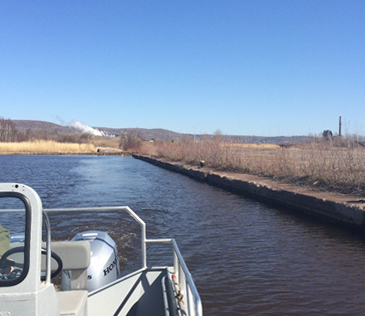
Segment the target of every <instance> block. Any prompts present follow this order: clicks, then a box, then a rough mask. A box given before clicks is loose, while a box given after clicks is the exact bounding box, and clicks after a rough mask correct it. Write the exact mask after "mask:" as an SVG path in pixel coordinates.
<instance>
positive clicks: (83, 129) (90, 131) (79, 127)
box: [67, 121, 105, 136]
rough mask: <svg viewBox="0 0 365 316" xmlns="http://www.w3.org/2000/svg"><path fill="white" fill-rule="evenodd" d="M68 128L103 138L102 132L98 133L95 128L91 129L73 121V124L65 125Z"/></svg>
mask: <svg viewBox="0 0 365 316" xmlns="http://www.w3.org/2000/svg"><path fill="white" fill-rule="evenodd" d="M67 125H68V126H70V127H73V128H76V129H77V130H79V131H81V132H83V133H88V134H91V135H94V136H105V133H104V132H101V131H99V130H98V129H96V128H93V127H91V126H88V125H85V124H83V123H82V122H80V121H74V122H70V123H68V124H67Z"/></svg>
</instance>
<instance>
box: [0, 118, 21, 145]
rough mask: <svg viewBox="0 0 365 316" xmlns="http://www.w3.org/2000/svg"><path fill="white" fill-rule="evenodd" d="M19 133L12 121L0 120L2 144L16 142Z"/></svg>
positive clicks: (0, 139) (0, 140)
mask: <svg viewBox="0 0 365 316" xmlns="http://www.w3.org/2000/svg"><path fill="white" fill-rule="evenodd" d="M17 140H18V132H17V130H16V128H15V124H14V123H13V122H12V121H11V120H5V119H4V118H0V142H16V141H17Z"/></svg>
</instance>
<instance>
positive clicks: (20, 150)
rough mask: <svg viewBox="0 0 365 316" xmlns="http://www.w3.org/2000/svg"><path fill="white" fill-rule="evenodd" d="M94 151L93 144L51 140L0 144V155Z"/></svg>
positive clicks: (83, 152)
mask: <svg viewBox="0 0 365 316" xmlns="http://www.w3.org/2000/svg"><path fill="white" fill-rule="evenodd" d="M95 151H96V149H95V146H94V145H93V144H78V143H58V142H55V141H51V140H39V141H34V142H20V143H0V154H86V153H95Z"/></svg>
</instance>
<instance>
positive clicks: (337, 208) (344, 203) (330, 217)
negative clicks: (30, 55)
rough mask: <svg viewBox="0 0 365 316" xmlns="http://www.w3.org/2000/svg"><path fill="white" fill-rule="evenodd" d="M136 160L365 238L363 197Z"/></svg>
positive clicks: (238, 175) (165, 162)
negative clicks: (301, 214) (338, 227)
mask: <svg viewBox="0 0 365 316" xmlns="http://www.w3.org/2000/svg"><path fill="white" fill-rule="evenodd" d="M133 157H134V158H136V159H140V160H143V161H146V162H148V163H151V164H154V165H156V166H159V167H162V168H165V169H168V170H171V171H174V172H178V173H180V174H183V175H186V176H188V177H190V178H193V179H195V180H198V181H202V182H206V183H208V184H210V185H214V186H217V187H220V188H223V189H225V190H228V191H231V192H234V193H238V194H242V195H245V196H247V197H250V198H253V199H255V200H258V201H261V202H265V203H269V204H271V205H274V206H280V207H284V208H286V209H288V210H290V211H292V212H300V213H303V214H306V215H309V216H311V217H315V218H317V219H320V220H322V221H324V222H326V223H331V224H335V225H337V226H340V227H342V228H344V229H347V230H350V231H352V232H356V233H360V234H361V235H362V236H365V200H363V199H360V198H359V197H356V196H351V195H347V194H339V193H334V192H323V191H319V190H318V191H316V190H314V189H311V188H307V187H299V186H294V185H290V184H285V183H280V182H276V181H273V180H271V179H268V178H265V177H258V176H253V175H249V174H242V173H231V172H219V171H214V170H212V169H209V168H206V167H201V168H200V167H192V166H188V165H180V164H178V163H172V162H168V161H165V160H162V159H155V158H151V157H147V156H141V155H133Z"/></svg>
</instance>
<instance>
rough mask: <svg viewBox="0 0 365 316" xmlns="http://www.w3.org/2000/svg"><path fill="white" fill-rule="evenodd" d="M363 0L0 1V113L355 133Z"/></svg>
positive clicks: (258, 131)
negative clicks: (339, 126) (340, 127)
mask: <svg viewBox="0 0 365 316" xmlns="http://www.w3.org/2000/svg"><path fill="white" fill-rule="evenodd" d="M364 17H365V1H363V0H346V1H336V0H330V1H328V0H315V1H311V0H303V1H299V0H280V1H278V0H236V1H231V0H221V1H215V0H209V1H199V0H194V1H192V0H191V1H189V0H184V1H182V0H181V1H178V0H176V1H175V0H164V1H159V0H153V1H152V0H151V1H138V0H133V1H132V0H130V1H128V0H123V1H121V0H120V1H117V0H114V1H107V0H103V1H102V0H98V1H96V0H87V1H86V0H83V1H81V0H80V1H78V0H63V1H61V0H54V1H49V0H47V1H37V0H35V1H16V0H1V1H0V41H1V42H0V117H3V118H6V119H8V118H10V119H31V120H42V121H48V122H53V123H58V124H60V123H62V124H67V123H68V122H71V121H81V122H83V123H84V124H86V125H90V126H98V127H115V128H124V127H140V128H164V129H169V130H172V131H175V132H179V133H214V132H215V131H216V130H217V129H220V130H221V131H222V132H223V134H234V135H257V136H278V135H284V136H292V135H308V134H318V133H321V132H322V131H323V130H325V129H330V130H332V131H333V132H337V131H338V119H339V116H342V120H343V130H345V131H347V132H348V133H359V134H362V135H364V134H365V126H364V123H365V18H364Z"/></svg>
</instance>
